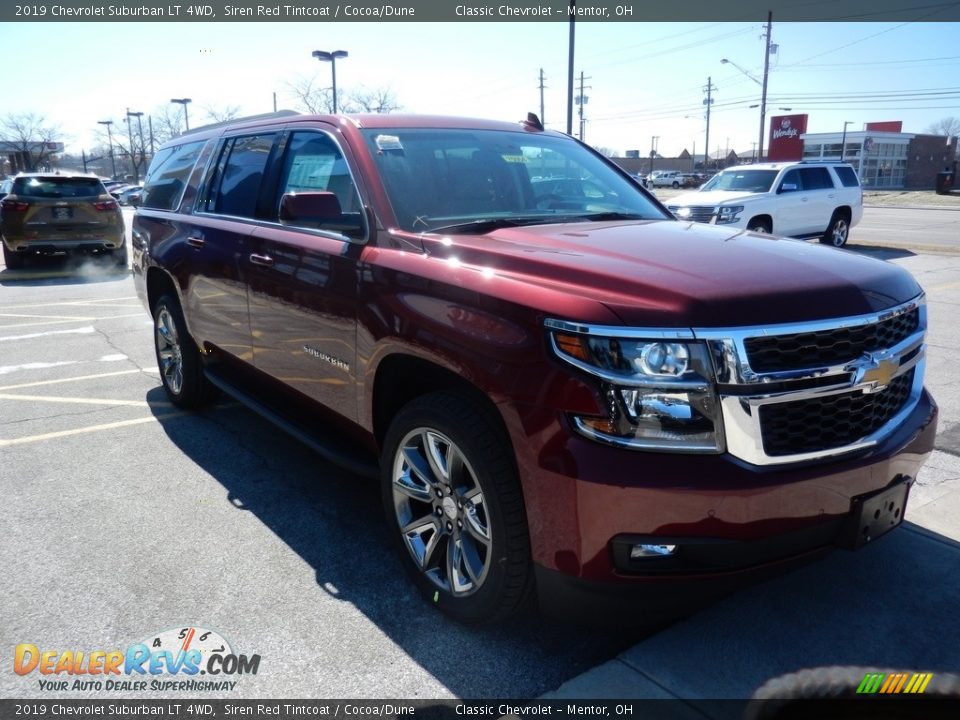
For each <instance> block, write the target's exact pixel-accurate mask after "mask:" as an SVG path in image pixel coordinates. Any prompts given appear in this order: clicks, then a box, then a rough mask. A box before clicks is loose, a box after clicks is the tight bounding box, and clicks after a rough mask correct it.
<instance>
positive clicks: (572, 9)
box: [541, 0, 577, 135]
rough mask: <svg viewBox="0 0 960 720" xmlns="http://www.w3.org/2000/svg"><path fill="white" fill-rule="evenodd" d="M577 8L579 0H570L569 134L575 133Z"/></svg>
mask: <svg viewBox="0 0 960 720" xmlns="http://www.w3.org/2000/svg"><path fill="white" fill-rule="evenodd" d="M576 8H577V0H570V48H569V51H568V53H567V135H573V45H574V38H575V37H576V34H577V33H576V30H577V24H576V22H575V18H576V16H577V14H576V12H575V11H576ZM542 119H543V118H541V120H542Z"/></svg>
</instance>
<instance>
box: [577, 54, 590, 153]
mask: <svg viewBox="0 0 960 720" xmlns="http://www.w3.org/2000/svg"><path fill="white" fill-rule="evenodd" d="M589 79H590V78H585V77H584V76H583V71H582V70H581V71H580V94H579V95H577V105H579V106H580V142H583V106H584V105H586V104H587V101H588V100H589V99H590V98H588V97H587V96H586V95H584V94H583V91H584V85H583V81H584V80H589ZM586 89H587V90H589V89H590V86H589V85H587V86H586Z"/></svg>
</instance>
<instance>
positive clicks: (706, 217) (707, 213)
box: [667, 205, 714, 223]
mask: <svg viewBox="0 0 960 720" xmlns="http://www.w3.org/2000/svg"><path fill="white" fill-rule="evenodd" d="M681 207H685V208H687V209H688V210H689V211H690V214H689V215H687V216H685V217H681V218H680V219H681V220H692V221H693V222H699V223H709V222H710V221H711V220H712V219H713V210H714V207H713V205H667V209H668V210H669V211H670V212H672V213H673V214H674V215H676V214H677V210H679V209H680V208H681ZM677 217H680V216H679V215H677Z"/></svg>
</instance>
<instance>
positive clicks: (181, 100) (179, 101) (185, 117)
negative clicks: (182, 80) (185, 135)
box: [170, 98, 193, 130]
mask: <svg viewBox="0 0 960 720" xmlns="http://www.w3.org/2000/svg"><path fill="white" fill-rule="evenodd" d="M170 102H172V103H177V104H178V105H183V124H184V125H186V126H187V130H189V129H190V117H189V116H188V115H187V105H189V104H190V103H191V102H193V101H192V100H191V99H190V98H170Z"/></svg>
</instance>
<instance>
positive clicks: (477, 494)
mask: <svg viewBox="0 0 960 720" xmlns="http://www.w3.org/2000/svg"><path fill="white" fill-rule="evenodd" d="M381 468H382V471H381V482H382V493H383V503H384V509H385V510H386V514H387V523H388V526H389V529H390V532H391V534H392V535H393V537H394V538H395V540H396V541H397V542H398V544H399V546H400V554H401V556H402V558H403V563H404V565H405V567H406V569H407V570H408V571H409V572H410V573H411V574H412V576H413V577H414V579H415V582H416V583H417V585H418V586H419V588H420V590H421V592H422V593H423V594H424V595H425V596H426V597H427V599H428V600H429V601H431V602H433V603H434V604H435V605H437V607H438V608H439V609H440V610H441V611H443V612H444V613H446V614H447V615H449V616H450V617H452V618H454V619H456V620H458V621H460V622H464V623H469V624H478V623H492V622H496V621H499V620H502V619H504V618H507V617H509V616H510V615H513V614H514V613H516V612H517V611H518V610H519V609H521V607H523V606H524V605H525V604H526V602H527V600H528V598H529V597H530V595H531V591H532V587H533V574H532V564H531V560H530V539H529V531H528V528H527V519H526V512H525V510H524V505H523V496H522V493H521V491H520V482H519V479H518V477H517V470H516V465H515V462H514V458H513V455H512V452H511V445H510V442H509V440H508V439H507V438H506V437H505V436H504V433H503V431H502V429H501V428H499V427H498V425H497V423H496V421H495V418H493V417H492V415H491V413H490V411H488V410H487V409H486V408H484V407H483V405H482V404H481V403H479V402H476V401H474V400H472V399H470V398H468V397H467V396H465V395H463V394H459V393H450V392H441V393H433V394H430V395H425V396H423V397H420V398H417V399H416V400H413V401H412V402H410V403H409V404H408V405H406V406H405V407H404V408H403V409H402V410H401V411H400V412H399V413H398V414H397V416H396V419H395V420H394V421H393V423H392V425H391V426H390V429H389V431H388V432H387V437H386V440H385V442H384V447H383V456H382V460H381Z"/></svg>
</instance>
